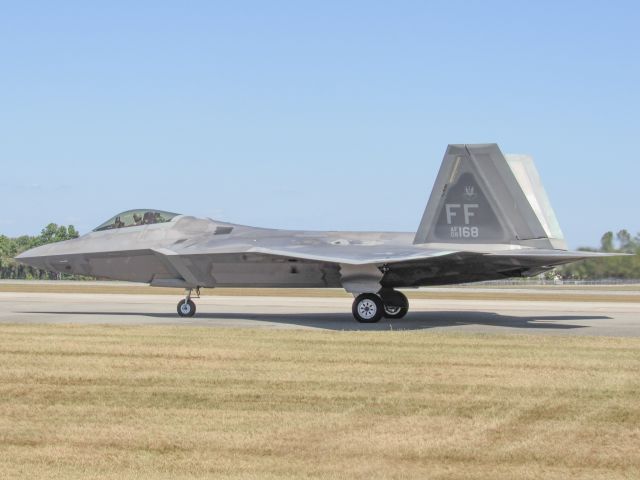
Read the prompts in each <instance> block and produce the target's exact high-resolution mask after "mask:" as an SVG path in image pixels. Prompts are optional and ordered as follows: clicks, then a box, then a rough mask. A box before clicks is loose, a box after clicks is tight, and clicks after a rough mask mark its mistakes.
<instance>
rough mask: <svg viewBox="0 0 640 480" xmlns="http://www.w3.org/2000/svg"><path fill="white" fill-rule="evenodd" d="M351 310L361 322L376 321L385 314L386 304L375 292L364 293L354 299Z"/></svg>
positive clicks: (354, 316)
mask: <svg viewBox="0 0 640 480" xmlns="http://www.w3.org/2000/svg"><path fill="white" fill-rule="evenodd" d="M351 312H352V313H353V318H355V319H356V320H357V321H358V322H360V323H376V322H378V321H380V319H381V318H382V315H383V314H384V304H383V303H382V300H381V299H380V297H379V296H378V295H376V294H375V293H362V294H360V295H358V296H357V297H356V299H355V300H354V301H353V308H352V309H351Z"/></svg>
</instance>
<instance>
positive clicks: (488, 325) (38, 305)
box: [0, 292, 640, 337]
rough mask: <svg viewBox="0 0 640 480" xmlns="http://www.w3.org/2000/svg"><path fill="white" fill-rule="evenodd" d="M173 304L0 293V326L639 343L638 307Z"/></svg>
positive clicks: (322, 301)
mask: <svg viewBox="0 0 640 480" xmlns="http://www.w3.org/2000/svg"><path fill="white" fill-rule="evenodd" d="M178 300H179V297H174V296H172V295H128V294H94V293H31V292H0V323H57V324H65V323H73V324H111V325H145V324H148V325H197V326H207V327H236V328H243V327H244V328H247V327H252V328H255V327H259V328H301V329H320V330H432V331H442V332H476V333H509V332H511V333H524V334H540V333H544V334H570V335H602V336H619V337H640V303H638V302H625V301H616V302H586V301H581V299H580V296H579V295H578V296H576V299H575V300H573V301H548V302H546V301H531V302H527V301H522V300H518V301H514V300H509V299H508V295H507V296H505V298H503V299H500V298H498V299H495V300H468V299H467V300H465V299H461V300H455V299H453V300H452V299H446V300H439V299H435V300H434V299H413V300H411V310H410V312H409V314H408V315H407V316H406V317H405V318H403V319H400V320H393V321H387V320H382V321H380V322H379V323H377V324H359V323H357V322H356V321H355V320H354V319H353V317H352V315H351V300H350V299H349V298H331V297H326V298H323V297H300V296H296V297H287V296H218V295H216V296H207V297H203V298H200V299H197V300H196V305H197V310H198V311H197V313H196V316H195V317H192V318H180V317H178V316H177V314H176V303H177V301H178Z"/></svg>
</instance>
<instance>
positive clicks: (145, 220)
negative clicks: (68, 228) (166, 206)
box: [93, 210, 180, 232]
mask: <svg viewBox="0 0 640 480" xmlns="http://www.w3.org/2000/svg"><path fill="white" fill-rule="evenodd" d="M178 215H180V214H179V213H171V212H163V211H162V210H128V211H126V212H122V213H119V214H118V215H116V216H115V217H112V218H110V219H109V220H107V221H106V222H104V223H103V224H101V225H100V226H98V227H96V228H94V229H93V231H94V232H100V231H102V230H112V229H114V228H126V227H136V226H138V225H150V224H152V223H166V222H170V221H171V219H172V218H173V217H176V216H178Z"/></svg>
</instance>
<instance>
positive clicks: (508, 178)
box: [414, 143, 566, 249]
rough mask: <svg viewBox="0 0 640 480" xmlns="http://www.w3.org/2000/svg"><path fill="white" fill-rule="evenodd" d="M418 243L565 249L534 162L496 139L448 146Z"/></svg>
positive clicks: (421, 226)
mask: <svg viewBox="0 0 640 480" xmlns="http://www.w3.org/2000/svg"><path fill="white" fill-rule="evenodd" d="M414 243H456V244H465V243H470V244H511V245H522V246H531V247H537V248H553V249H566V245H565V243H564V239H563V236H562V231H561V230H560V226H559V225H558V221H557V219H556V216H555V214H554V212H553V209H552V208H551V205H550V203H549V199H548V197H547V194H546V192H545V191H544V188H543V187H542V184H541V182H540V177H539V175H538V172H537V170H536V168H535V165H534V164H533V160H532V159H531V158H530V157H527V156H524V155H508V156H507V157H506V158H505V156H504V155H503V154H502V152H501V151H500V149H499V148H498V146H497V145H496V144H494V143H492V144H481V145H449V146H448V147H447V151H446V153H445V156H444V159H443V161H442V165H441V167H440V171H439V172H438V176H437V178H436V182H435V185H434V188H433V191H432V192H431V197H430V198H429V202H428V203H427V208H426V209H425V212H424V215H423V217H422V221H421V223H420V227H419V228H418V232H417V233H416V237H415V240H414Z"/></svg>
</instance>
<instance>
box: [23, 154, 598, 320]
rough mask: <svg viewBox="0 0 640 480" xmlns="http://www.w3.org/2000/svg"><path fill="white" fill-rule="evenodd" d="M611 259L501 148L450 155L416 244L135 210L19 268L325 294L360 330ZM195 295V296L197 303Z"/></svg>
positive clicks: (390, 237)
mask: <svg viewBox="0 0 640 480" xmlns="http://www.w3.org/2000/svg"><path fill="white" fill-rule="evenodd" d="M604 255H606V254H600V253H591V252H583V251H568V250H567V247H566V244H565V241H564V237H563V234H562V231H561V230H560V226H559V225H558V221H557V219H556V216H555V214H554V212H553V210H552V208H551V204H550V203H549V199H548V197H547V194H546V193H545V191H544V189H543V187H542V184H541V182H540V178H539V176H538V172H537V170H536V168H535V166H534V163H533V160H532V159H531V158H530V157H528V156H524V155H503V154H502V152H501V151H500V149H499V148H498V146H497V145H496V144H478V145H468V144H459V145H449V146H448V147H447V150H446V152H445V155H444V159H443V161H442V165H441V167H440V171H439V173H438V176H437V178H436V181H435V185H434V187H433V190H432V193H431V197H430V198H429V201H428V203H427V207H426V209H425V211H424V215H423V216H422V221H421V222H420V225H419V227H418V230H417V232H415V233H393V232H338V231H328V232H318V231H296V230H274V229H265V228H254V227H248V226H243V225H235V224H231V223H226V222H220V221H216V220H212V219H209V218H195V217H193V216H188V215H179V214H175V213H170V212H165V211H159V210H152V209H147V210H130V211H127V212H123V213H120V214H118V215H116V216H115V217H113V218H111V219H110V220H108V221H106V222H104V223H103V224H101V225H100V226H98V227H97V228H96V229H94V230H93V231H92V232H90V233H87V234H86V235H83V236H81V237H79V238H77V239H73V240H67V241H64V242H59V243H54V244H49V245H44V246H41V247H37V248H34V249H31V250H28V251H26V252H24V253H22V254H21V255H19V256H18V257H16V258H17V260H19V261H20V262H23V263H26V264H28V265H31V266H34V267H37V268H41V269H44V270H50V271H56V272H63V273H73V274H79V275H88V276H95V277H102V278H105V277H106V278H110V279H115V280H128V281H133V282H144V283H149V284H150V285H152V286H163V287H184V288H185V291H186V296H185V298H184V299H181V300H180V301H179V302H178V306H177V311H178V315H180V316H182V317H190V316H193V315H194V314H195V311H196V306H195V304H194V302H193V300H192V294H193V293H194V292H195V293H197V295H198V296H199V291H200V288H201V287H288V288H291V287H314V288H317V287H328V288H340V287H341V288H344V289H345V290H346V291H347V292H349V293H351V294H353V295H354V297H355V300H354V302H353V308H352V312H353V316H354V317H355V319H356V320H358V321H359V322H368V323H372V322H377V321H379V320H380V319H381V318H382V317H385V318H390V319H398V318H402V317H403V316H404V315H406V313H407V311H408V309H409V302H408V300H407V297H406V296H405V295H404V294H403V293H402V292H400V291H399V290H398V289H399V288H415V287H420V286H429V285H447V284H457V283H467V282H476V281H482V280H494V279H504V278H508V277H530V276H533V275H538V274H540V273H542V272H544V271H546V270H549V269H551V268H553V267H555V266H557V265H561V264H565V263H569V262H574V261H576V260H581V259H585V258H591V257H597V256H604ZM193 296H195V295H193Z"/></svg>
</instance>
